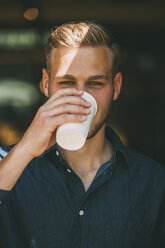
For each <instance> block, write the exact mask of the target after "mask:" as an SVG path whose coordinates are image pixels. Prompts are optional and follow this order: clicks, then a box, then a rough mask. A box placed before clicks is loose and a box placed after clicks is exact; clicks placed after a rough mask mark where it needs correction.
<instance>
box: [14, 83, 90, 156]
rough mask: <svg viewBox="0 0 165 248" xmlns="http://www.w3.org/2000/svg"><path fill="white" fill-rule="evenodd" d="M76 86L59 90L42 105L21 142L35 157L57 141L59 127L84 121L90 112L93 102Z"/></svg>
mask: <svg viewBox="0 0 165 248" xmlns="http://www.w3.org/2000/svg"><path fill="white" fill-rule="evenodd" d="M82 95H83V91H79V90H77V89H76V88H72V87H70V88H63V89H59V90H57V91H56V92H55V93H54V94H53V95H52V96H51V97H50V98H49V100H48V101H47V102H46V103H45V104H44V105H42V106H41V107H40V108H39V110H38V112H37V114H36V116H35V118H34V120H33V121H32V123H31V125H30V126H29V128H28V129H27V131H26V132H25V134H24V136H23V138H22V139H21V141H20V142H19V145H21V147H22V148H25V149H26V152H28V153H29V155H30V156H31V157H32V158H34V157H37V156H39V155H40V154H42V153H43V152H44V151H45V150H47V149H48V148H49V147H51V146H52V145H54V144H55V143H56V130H57V127H58V126H60V125H62V124H64V123H68V122H83V121H85V120H86V118H87V117H86V116H87V115H88V114H89V113H90V110H89V107H90V106H91V103H88V102H86V100H85V99H83V98H82V97H81V96H82Z"/></svg>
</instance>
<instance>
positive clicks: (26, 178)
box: [0, 128, 165, 248]
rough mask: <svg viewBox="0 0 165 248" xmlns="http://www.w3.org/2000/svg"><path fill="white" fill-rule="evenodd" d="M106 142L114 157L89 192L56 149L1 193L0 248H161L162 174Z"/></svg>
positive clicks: (113, 138) (164, 228)
mask: <svg viewBox="0 0 165 248" xmlns="http://www.w3.org/2000/svg"><path fill="white" fill-rule="evenodd" d="M106 136H107V137H108V139H109V140H110V142H111V143H112V145H113V147H114V155H113V157H112V159H111V160H109V161H107V162H106V163H104V164H103V165H101V167H100V168H99V170H98V172H97V174H96V176H95V178H94V180H93V182H92V184H91V186H90V187H89V189H88V190H87V191H85V189H84V185H83V183H82V181H81V179H80V178H79V177H78V175H77V174H76V173H75V172H74V171H73V170H72V168H71V167H70V166H69V165H68V164H67V163H66V161H65V160H64V159H63V158H62V156H61V154H60V152H59V150H58V148H57V146H56V145H55V146H53V147H52V148H50V149H49V150H48V151H46V152H45V153H44V154H42V155H41V156H39V157H37V158H35V159H33V160H32V161H31V162H30V164H29V165H28V166H27V167H26V168H25V170H24V172H23V174H22V175H21V177H20V178H19V180H18V181H17V183H16V185H15V187H14V188H13V189H12V190H11V191H5V190H1V191H0V201H1V204H0V248H163V247H165V167H164V166H162V165H160V164H159V163H157V162H155V161H153V160H152V159H150V158H149V157H147V156H144V155H141V154H139V153H137V152H135V151H133V150H130V149H128V148H126V147H124V146H123V145H122V143H121V141H120V140H119V138H118V137H117V135H116V134H115V133H114V132H113V131H112V129H110V128H107V129H106ZM9 149H10V148H1V149H0V154H1V158H3V157H4V156H5V155H6V154H7V153H8V151H9Z"/></svg>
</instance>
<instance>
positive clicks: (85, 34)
mask: <svg viewBox="0 0 165 248" xmlns="http://www.w3.org/2000/svg"><path fill="white" fill-rule="evenodd" d="M99 46H107V47H108V48H109V50H110V53H111V57H112V68H111V70H112V76H113V77H114V76H115V74H116V73H117V70H118V64H119V46H118V45H117V44H116V42H115V39H114V37H113V35H112V34H111V33H109V32H108V31H107V30H106V29H105V28H103V27H102V26H101V25H99V24H96V23H93V22H69V23H64V24H62V25H61V26H59V27H55V29H54V30H53V31H52V32H51V34H50V36H49V38H48V42H47V45H46V50H45V52H46V65H47V70H48V72H49V73H50V71H51V63H50V61H51V53H52V50H53V49H54V48H59V47H99Z"/></svg>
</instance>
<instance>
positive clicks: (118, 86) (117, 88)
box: [113, 72, 122, 101]
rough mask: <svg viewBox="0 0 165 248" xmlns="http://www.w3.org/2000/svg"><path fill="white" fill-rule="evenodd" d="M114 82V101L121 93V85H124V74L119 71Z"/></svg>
mask: <svg viewBox="0 0 165 248" xmlns="http://www.w3.org/2000/svg"><path fill="white" fill-rule="evenodd" d="M113 84H114V93H113V101H116V100H117V98H118V96H119V95H120V91H121V86H122V74H121V72H118V73H117V74H116V75H115V77H114V80H113Z"/></svg>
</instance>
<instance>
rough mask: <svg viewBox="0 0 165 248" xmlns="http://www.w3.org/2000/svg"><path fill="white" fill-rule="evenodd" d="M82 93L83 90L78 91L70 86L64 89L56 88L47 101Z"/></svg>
mask: <svg viewBox="0 0 165 248" xmlns="http://www.w3.org/2000/svg"><path fill="white" fill-rule="evenodd" d="M82 95H83V91H80V90H78V89H76V88H74V87H70V88H65V89H63V88H62V89H58V90H57V91H56V92H55V93H54V94H53V95H52V96H51V97H50V98H49V100H48V101H49V102H52V101H54V100H55V99H58V98H60V97H62V96H82Z"/></svg>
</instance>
